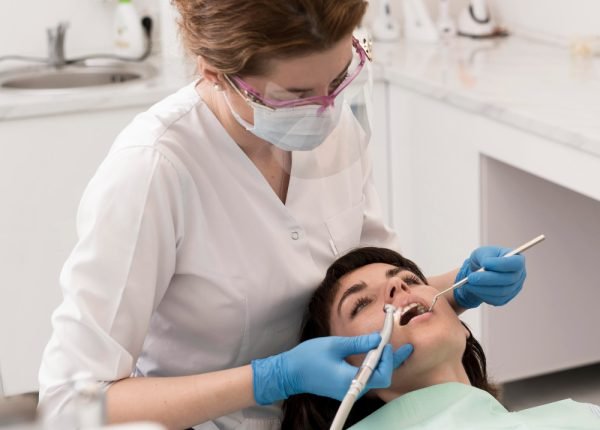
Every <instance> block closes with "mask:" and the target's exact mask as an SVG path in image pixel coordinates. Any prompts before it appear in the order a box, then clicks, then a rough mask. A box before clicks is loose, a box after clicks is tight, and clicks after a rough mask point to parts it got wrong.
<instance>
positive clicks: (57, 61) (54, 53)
mask: <svg viewBox="0 0 600 430" xmlns="http://www.w3.org/2000/svg"><path fill="white" fill-rule="evenodd" d="M67 28H69V23H68V22H64V21H63V22H59V23H58V25H57V26H56V27H54V28H48V30H47V34H48V64H50V65H51V66H53V67H62V66H64V65H65V64H67V60H66V58H65V34H66V32H67Z"/></svg>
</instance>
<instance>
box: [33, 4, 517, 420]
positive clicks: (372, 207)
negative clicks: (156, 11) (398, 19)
mask: <svg viewBox="0 0 600 430" xmlns="http://www.w3.org/2000/svg"><path fill="white" fill-rule="evenodd" d="M174 3H175V5H176V6H177V7H178V9H179V11H180V13H181V22H180V25H181V35H182V37H183V40H184V41H185V44H186V46H187V48H188V50H189V52H190V54H191V55H193V56H194V58H197V64H198V72H199V74H200V76H201V78H200V79H198V80H197V81H195V82H193V83H192V84H190V85H188V86H186V87H184V88H182V89H181V90H180V91H178V92H177V93H175V94H173V95H172V96H170V97H168V98H166V99H164V100H163V101H161V102H159V103H157V104H156V105H154V106H153V107H152V108H150V109H149V110H148V111H147V112H144V113H142V114H140V115H138V116H137V117H136V118H135V119H134V120H133V121H132V123H131V124H129V125H128V126H127V127H126V128H125V129H124V130H123V131H122V132H121V134H120V135H119V136H118V137H117V139H116V141H115V143H114V145H113V147H112V149H111V151H110V153H109V154H108V156H107V157H106V159H105V160H104V162H103V163H102V164H101V165H100V167H99V168H98V170H97V172H96V174H95V176H94V177H93V178H92V180H91V182H90V183H89V185H88V187H87V189H86V191H85V193H84V195H83V197H82V200H81V204H80V207H79V211H78V216H77V232H78V236H79V241H78V243H77V245H76V246H75V248H74V250H73V251H72V253H71V255H70V257H69V259H68V260H67V262H66V263H65V265H64V268H63V271H62V273H61V277H60V282H61V287H62V292H63V295H64V301H63V302H62V304H61V305H60V306H59V307H58V308H57V310H56V311H55V312H54V314H53V316H52V324H53V334H52V337H51V339H50V341H49V343H48V345H47V347H46V349H45V352H44V356H43V360H42V365H41V368H40V406H41V407H42V408H43V410H44V411H45V412H46V413H47V414H49V415H57V414H60V413H61V412H62V411H64V410H65V409H66V408H67V407H68V406H69V404H70V403H71V402H72V397H71V396H72V394H71V391H70V381H71V379H72V378H73V376H74V375H75V374H77V373H79V372H81V371H85V372H89V373H90V374H91V375H93V377H94V378H95V379H96V380H97V381H99V382H100V383H102V384H104V386H105V389H106V398H107V413H108V419H109V421H110V422H111V423H116V422H124V421H134V420H135V421H139V420H151V421H157V422H161V423H163V424H164V425H165V426H167V427H168V428H189V427H194V428H195V429H202V430H208V429H278V428H280V426H281V422H280V408H279V406H278V405H279V403H278V402H279V401H280V400H282V399H285V398H287V397H288V396H290V395H292V394H297V393H314V394H319V395H322V396H328V397H332V398H337V399H341V398H342V397H343V395H344V393H345V391H346V389H347V387H348V386H349V384H350V381H351V379H352V377H353V376H354V373H355V372H356V368H354V367H352V366H351V365H350V364H348V363H347V362H346V361H345V360H344V359H345V357H347V356H349V355H353V354H359V353H364V352H366V351H368V350H369V349H371V348H373V347H375V346H376V345H377V343H378V342H379V335H378V334H373V335H367V336H360V337H356V338H339V337H330V338H320V339H313V340H311V341H309V342H305V343H302V344H300V345H297V336H298V333H299V329H300V325H301V321H302V316H303V312H304V309H305V307H306V305H307V303H308V300H309V298H310V297H311V295H312V293H313V290H314V288H316V286H317V284H318V282H319V280H320V279H321V278H322V276H323V274H324V273H325V270H326V268H327V267H328V266H329V265H330V264H331V263H332V262H333V261H334V260H335V259H336V258H337V256H339V255H341V254H343V253H345V252H346V251H348V250H349V249H351V248H354V247H358V246H365V245H373V246H379V247H386V248H392V249H398V248H399V243H398V241H397V237H396V235H395V234H394V232H393V231H391V230H390V229H389V228H388V227H386V226H385V225H384V223H383V221H382V218H381V215H380V210H379V203H378V197H377V195H376V192H375V188H374V186H373V180H372V171H371V170H372V166H371V162H370V159H369V156H368V151H366V150H365V147H366V142H367V141H368V137H369V129H368V121H364V120H361V118H359V114H358V113H357V112H356V110H355V109H351V108H350V107H349V106H350V105H352V99H353V97H356V96H361V97H363V99H364V100H367V99H368V91H367V90H365V88H367V87H368V85H366V86H362V85H359V82H360V81H361V79H362V77H363V76H364V75H365V73H366V70H367V69H368V66H369V61H370V60H369V54H370V53H369V49H368V45H365V43H364V41H362V40H356V39H354V38H353V36H352V31H353V29H354V28H355V27H356V26H357V25H358V24H359V23H360V21H361V19H362V18H363V15H364V13H365V10H366V7H367V2H366V1H363V0H285V1H283V0H174ZM363 80H364V79H363ZM351 82H353V84H354V85H352V86H349V84H350V83H351ZM356 88H359V89H358V90H357V89H356ZM365 96H366V97H365ZM366 110H367V111H368V109H366ZM506 252H507V250H505V249H502V248H497V247H483V248H478V249H476V250H475V251H474V252H473V253H472V254H471V256H470V257H469V258H467V259H466V261H465V262H464V264H463V265H462V268H461V269H455V270H452V271H450V272H448V273H446V274H442V275H439V276H432V277H429V278H428V280H429V283H430V284H431V285H433V286H435V287H436V288H438V289H440V290H441V289H444V288H446V287H448V286H450V285H451V284H452V283H453V281H454V280H455V278H456V277H459V278H460V277H463V276H466V275H468V276H469V283H468V284H466V285H465V286H464V287H462V288H461V289H459V290H457V291H455V293H454V295H452V293H449V294H450V297H449V299H450V301H451V303H452V305H453V306H454V308H455V310H456V311H457V312H461V311H462V310H463V309H465V308H470V307H476V306H478V305H479V304H481V303H483V302H486V303H490V304H493V305H501V304H504V303H506V302H508V301H509V300H510V299H512V298H513V297H514V296H515V295H516V294H517V293H518V292H519V290H520V289H521V287H522V285H523V281H524V279H525V262H524V259H523V257H522V256H514V257H509V258H499V257H501V256H502V255H504V254H505V253H506ZM480 267H485V268H486V272H481V273H472V272H475V271H476V270H477V269H478V268H480ZM471 273H472V274H471ZM411 351H412V346H410V345H405V346H403V347H401V348H400V349H399V350H398V351H392V350H391V347H390V346H388V347H387V349H386V350H385V352H384V354H383V359H382V362H381V363H380V365H379V367H378V369H377V371H376V373H375V374H374V376H373V378H372V380H371V385H370V387H384V386H388V385H389V383H390V378H391V373H392V371H393V369H394V368H395V367H397V366H399V365H400V364H401V363H402V362H403V361H404V360H405V359H406V358H407V357H408V355H410V353H411Z"/></svg>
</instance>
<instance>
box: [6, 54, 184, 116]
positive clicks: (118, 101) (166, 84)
mask: <svg viewBox="0 0 600 430" xmlns="http://www.w3.org/2000/svg"><path fill="white" fill-rule="evenodd" d="M100 64H102V63H100ZM109 64H110V63H109ZM145 64H146V65H147V66H149V67H151V68H153V69H154V71H155V74H154V76H152V77H151V78H149V79H145V80H142V81H130V82H126V83H123V84H119V85H118V86H110V87H103V86H98V87H88V88H85V89H75V90H69V89H67V90H51V91H37V90H34V91H29V90H13V89H8V90H7V89H0V122H2V121H6V120H14V119H22V118H31V117H38V116H46V115H60V114H66V113H72V112H82V111H98V110H106V109H117V108H126V107H135V106H140V107H142V108H143V107H147V106H149V105H151V104H153V103H155V102H157V101H159V100H161V99H163V98H164V97H166V96H168V95H169V94H171V93H174V92H175V91H177V90H178V89H179V88H181V87H183V86H184V85H186V84H187V83H189V82H191V81H192V79H193V77H192V76H193V73H192V72H191V71H190V70H188V69H189V65H186V64H179V65H178V64H175V62H174V61H165V60H163V59H162V58H160V57H158V56H156V57H153V58H151V59H150V60H148V61H147V62H145ZM24 65H26V64H25V63H22V62H21V63H16V62H15V63H13V66H12V67H13V68H16V67H23V66H24ZM186 67H187V69H186ZM7 70H10V69H9V68H8V67H6V66H5V65H2V67H1V68H0V73H2V72H6V71H7Z"/></svg>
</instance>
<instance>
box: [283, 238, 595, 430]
mask: <svg viewBox="0 0 600 430" xmlns="http://www.w3.org/2000/svg"><path fill="white" fill-rule="evenodd" d="M436 293H437V290H436V289H434V288H433V287H430V286H428V285H427V280H426V278H425V276H423V274H422V273H421V271H420V270H419V268H418V267H417V266H416V265H415V264H414V263H413V262H412V261H410V260H408V259H406V258H404V257H402V256H401V255H399V254H398V253H396V252H394V251H391V250H388V249H383V248H360V249H357V250H354V251H351V252H350V253H348V254H346V255H345V256H343V257H341V258H339V259H338V260H337V261H335V262H334V263H333V264H332V265H331V267H330V268H329V269H328V270H327V274H326V275H325V279H324V280H323V282H322V283H321V285H320V286H319V288H318V289H317V291H316V292H315V294H314V296H313V298H312V300H311V302H310V305H309V308H308V312H307V315H306V318H305V323H304V326H303V330H302V333H301V340H302V341H304V340H307V339H312V338H315V337H321V336H329V335H334V336H356V335H361V334H367V333H371V332H374V331H380V330H381V328H382V326H383V320H384V315H385V314H384V312H383V307H384V305H385V304H386V303H391V304H393V305H394V306H396V307H397V308H404V309H406V310H405V311H403V316H402V319H401V321H400V324H401V325H395V326H394V330H393V333H392V337H391V339H390V343H391V344H392V345H393V347H394V348H399V347H400V346H401V345H403V344H406V343H410V344H412V345H413V346H414V352H413V353H412V355H411V356H410V357H409V358H408V359H407V360H406V361H405V362H404V364H402V365H401V366H400V367H399V368H398V369H397V370H396V371H395V372H394V375H393V378H392V384H391V386H390V387H388V388H386V389H377V390H372V391H370V392H369V393H367V394H365V395H364V396H363V397H362V398H361V399H359V400H358V401H357V402H356V404H355V405H354V408H353V410H352V412H351V415H350V416H349V418H348V420H347V422H346V428H347V427H349V426H351V425H352V424H355V425H354V426H353V427H352V429H356V430H360V429H378V430H379V429H381V430H385V429H402V430H406V429H421V430H424V429H432V430H433V429H442V428H443V429H480V430H485V429H492V428H493V429H494V430H500V429H514V428H519V429H549V428H552V429H567V428H569V429H582V430H583V429H600V408H598V407H596V406H593V405H589V404H583V403H576V402H573V401H571V400H563V401H561V402H556V403H551V404H548V405H544V406H540V407H536V408H532V409H528V410H525V411H521V412H513V413H511V412H508V411H507V410H506V409H505V408H504V407H503V406H502V405H501V404H500V403H499V402H498V401H497V400H496V389H495V388H494V386H493V385H491V384H490V383H489V382H488V379H487V373H486V362H485V355H484V353H483V350H482V348H481V346H480V344H479V343H478V342H477V341H476V340H475V339H474V338H473V336H472V335H471V332H470V331H469V329H468V328H467V327H466V326H465V325H464V324H463V323H462V322H461V321H460V320H459V319H458V317H457V316H456V313H455V312H454V310H453V309H452V308H451V307H450V305H449V304H448V302H447V301H446V300H445V299H444V298H442V297H440V299H439V300H438V301H437V303H436V305H435V308H434V309H433V312H431V313H427V312H425V311H426V310H427V309H428V307H429V305H430V304H431V302H432V300H433V298H434V296H435V294H436ZM411 304H413V305H412V306H411ZM415 304H416V305H415ZM407 306H410V308H406V307H407ZM408 309H410V310H408ZM362 359H363V357H362V356H360V357H359V356H353V357H350V358H349V359H348V361H349V362H350V363H351V364H353V365H355V366H359V365H360V363H361V362H362ZM338 407H339V402H338V401H336V400H333V399H329V398H325V397H319V396H315V395H310V394H302V395H298V396H293V397H290V398H289V399H288V400H287V401H286V402H285V404H284V420H283V424H282V429H284V430H287V429H302V430H306V429H315V430H316V429H329V427H330V425H331V422H332V421H333V417H334V416H335V413H336V411H337V408H338Z"/></svg>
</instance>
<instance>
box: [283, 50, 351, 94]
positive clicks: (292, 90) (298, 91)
mask: <svg viewBox="0 0 600 430" xmlns="http://www.w3.org/2000/svg"><path fill="white" fill-rule="evenodd" d="M350 64H352V58H350V61H348V64H347V65H346V67H344V69H343V70H342V72H341V73H340V74H339V75H337V77H336V78H335V79H334V80H333V81H332V83H333V82H335V81H337V80H338V79H340V78H341V77H342V76H343V75H344V73H348V69H349V68H350ZM285 91H287V92H289V93H307V92H309V91H312V88H286V89H285Z"/></svg>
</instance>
